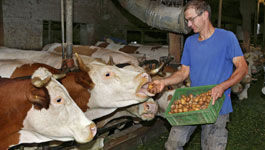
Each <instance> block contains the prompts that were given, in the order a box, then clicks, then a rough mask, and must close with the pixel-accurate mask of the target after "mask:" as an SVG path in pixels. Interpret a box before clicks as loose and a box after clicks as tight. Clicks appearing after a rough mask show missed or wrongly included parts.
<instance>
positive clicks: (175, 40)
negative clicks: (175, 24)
mask: <svg viewBox="0 0 265 150" xmlns="http://www.w3.org/2000/svg"><path fill="white" fill-rule="evenodd" d="M168 36H169V46H168V52H169V55H170V56H173V57H174V58H175V61H176V63H180V55H181V51H182V48H183V46H182V42H181V36H182V35H181V34H176V33H168Z"/></svg>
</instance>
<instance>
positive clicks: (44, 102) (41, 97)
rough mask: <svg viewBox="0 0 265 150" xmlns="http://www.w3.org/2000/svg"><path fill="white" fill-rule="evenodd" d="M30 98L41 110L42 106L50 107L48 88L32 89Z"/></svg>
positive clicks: (35, 106)
mask: <svg viewBox="0 0 265 150" xmlns="http://www.w3.org/2000/svg"><path fill="white" fill-rule="evenodd" d="M28 100H29V102H31V103H32V104H33V105H34V108H35V109H38V110H41V109H42V108H45V109H48V108H49V104H50V96H49V94H48V90H47V89H46V88H40V89H35V88H34V89H32V90H31V92H30V94H29V96H28Z"/></svg>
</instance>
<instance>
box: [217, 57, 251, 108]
mask: <svg viewBox="0 0 265 150" xmlns="http://www.w3.org/2000/svg"><path fill="white" fill-rule="evenodd" d="M233 64H234V65H235V67H236V69H235V71H234V72H233V74H232V75H231V77H230V78H229V79H228V80H226V81H224V82H222V83H221V84H219V85H217V86H216V87H214V88H213V89H212V98H213V103H212V104H213V105H214V103H215V100H216V99H217V98H219V97H221V96H222V95H223V93H224V91H225V90H226V89H228V88H229V87H231V86H233V85H235V84H236V83H238V82H240V81H241V80H242V79H243V78H244V76H245V75H247V73H248V65H247V63H246V60H245V58H244V56H239V57H234V58H233Z"/></svg>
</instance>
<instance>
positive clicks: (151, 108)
mask: <svg viewBox="0 0 265 150" xmlns="http://www.w3.org/2000/svg"><path fill="white" fill-rule="evenodd" d="M144 110H145V112H148V113H156V112H157V105H156V104H155V103H145V104H144Z"/></svg>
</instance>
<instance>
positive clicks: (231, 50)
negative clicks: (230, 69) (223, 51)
mask: <svg viewBox="0 0 265 150" xmlns="http://www.w3.org/2000/svg"><path fill="white" fill-rule="evenodd" d="M228 33H229V34H228V36H229V37H228V39H229V42H228V43H229V45H227V47H228V58H229V59H233V58H234V57H237V56H243V52H242V50H241V47H240V45H239V42H238V40H237V38H236V36H235V34H234V33H233V32H230V31H229V32H228Z"/></svg>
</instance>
